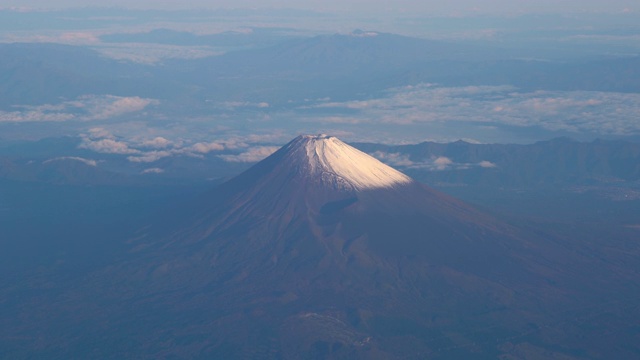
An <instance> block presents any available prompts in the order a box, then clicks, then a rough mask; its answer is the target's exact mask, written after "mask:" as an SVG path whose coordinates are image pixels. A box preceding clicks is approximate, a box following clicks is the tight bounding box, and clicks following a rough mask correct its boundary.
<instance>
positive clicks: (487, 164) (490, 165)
mask: <svg viewBox="0 0 640 360" xmlns="http://www.w3.org/2000/svg"><path fill="white" fill-rule="evenodd" d="M478 165H480V167H483V168H495V167H498V165H496V164H494V163H492V162H491V161H486V160H484V161H480V162H479V163H478Z"/></svg>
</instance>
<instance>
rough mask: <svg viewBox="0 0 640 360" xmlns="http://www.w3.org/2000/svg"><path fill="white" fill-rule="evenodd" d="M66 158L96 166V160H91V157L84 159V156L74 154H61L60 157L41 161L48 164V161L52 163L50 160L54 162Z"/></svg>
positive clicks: (65, 159)
mask: <svg viewBox="0 0 640 360" xmlns="http://www.w3.org/2000/svg"><path fill="white" fill-rule="evenodd" d="M67 160H71V161H78V162H81V163H83V164H85V165H89V166H94V167H95V166H98V162H97V161H95V160H91V159H85V158H81V157H76V156H62V157H57V158H53V159H49V160H45V161H43V162H42V163H43V164H48V163H52V162H56V161H67Z"/></svg>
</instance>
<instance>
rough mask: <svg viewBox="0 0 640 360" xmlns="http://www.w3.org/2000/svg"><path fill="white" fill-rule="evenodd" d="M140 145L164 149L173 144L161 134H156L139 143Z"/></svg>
mask: <svg viewBox="0 0 640 360" xmlns="http://www.w3.org/2000/svg"><path fill="white" fill-rule="evenodd" d="M140 145H141V146H142V147H146V148H153V149H166V148H168V147H170V146H171V145H173V142H172V141H170V140H167V139H165V138H163V137H161V136H158V137H156V138H154V139H151V140H144V141H143V142H142V143H141V144H140Z"/></svg>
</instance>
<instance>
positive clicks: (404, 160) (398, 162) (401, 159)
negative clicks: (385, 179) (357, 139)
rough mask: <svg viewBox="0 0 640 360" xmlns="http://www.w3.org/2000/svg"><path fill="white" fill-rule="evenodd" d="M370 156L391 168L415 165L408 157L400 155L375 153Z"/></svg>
mask: <svg viewBox="0 0 640 360" xmlns="http://www.w3.org/2000/svg"><path fill="white" fill-rule="evenodd" d="M371 156H373V157H375V158H377V159H378V160H380V161H382V162H384V163H386V164H388V165H391V166H406V167H408V166H413V165H415V163H414V162H413V161H411V160H410V159H409V155H407V154H400V153H385V152H383V151H376V152H374V153H373V154H371Z"/></svg>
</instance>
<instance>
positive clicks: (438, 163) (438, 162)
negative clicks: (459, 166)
mask: <svg viewBox="0 0 640 360" xmlns="http://www.w3.org/2000/svg"><path fill="white" fill-rule="evenodd" d="M433 164H434V165H435V167H436V169H438V170H444V169H446V168H447V167H449V166H450V165H451V164H453V161H452V160H451V159H449V158H448V157H445V156H440V157H438V158H437V159H435V160H433Z"/></svg>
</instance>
